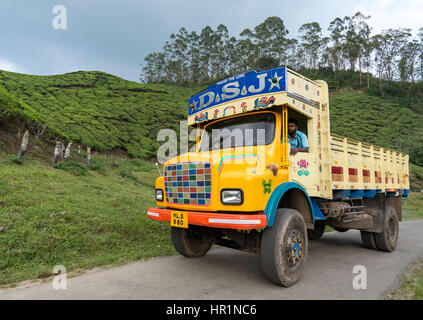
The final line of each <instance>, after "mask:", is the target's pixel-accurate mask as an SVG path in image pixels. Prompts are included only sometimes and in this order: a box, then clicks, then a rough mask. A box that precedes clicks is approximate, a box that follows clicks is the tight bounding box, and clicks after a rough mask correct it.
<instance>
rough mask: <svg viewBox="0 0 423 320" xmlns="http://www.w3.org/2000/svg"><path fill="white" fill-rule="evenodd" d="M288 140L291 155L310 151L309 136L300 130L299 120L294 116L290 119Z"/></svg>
mask: <svg viewBox="0 0 423 320" xmlns="http://www.w3.org/2000/svg"><path fill="white" fill-rule="evenodd" d="M288 142H289V144H290V145H291V152H290V155H291V156H294V155H296V154H297V153H298V152H308V148H309V145H308V139H307V136H306V135H305V134H304V133H302V132H301V131H300V130H298V121H297V119H294V118H290V119H288Z"/></svg>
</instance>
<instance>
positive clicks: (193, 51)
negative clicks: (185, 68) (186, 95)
mask: <svg viewBox="0 0 423 320" xmlns="http://www.w3.org/2000/svg"><path fill="white" fill-rule="evenodd" d="M187 41H188V57H189V72H190V76H189V78H190V80H191V81H192V82H193V83H198V82H199V80H200V78H201V65H200V64H201V61H200V58H201V52H200V48H199V41H200V37H199V36H198V35H197V33H196V32H195V31H192V32H191V33H190V34H189V35H188V37H187Z"/></svg>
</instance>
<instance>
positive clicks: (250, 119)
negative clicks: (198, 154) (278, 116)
mask: <svg viewBox="0 0 423 320" xmlns="http://www.w3.org/2000/svg"><path fill="white" fill-rule="evenodd" d="M204 130H205V132H204V135H203V139H202V140H201V145H200V151H210V150H218V149H225V148H235V147H248V146H259V145H267V144H270V143H272V141H273V138H274V136H275V115H274V114H273V113H262V114H251V115H247V116H243V117H236V118H232V119H227V120H222V121H218V122H215V123H212V124H210V125H208V126H206V127H205V128H204Z"/></svg>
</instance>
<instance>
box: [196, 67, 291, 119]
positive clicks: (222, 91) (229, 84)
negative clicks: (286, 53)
mask: <svg viewBox="0 0 423 320" xmlns="http://www.w3.org/2000/svg"><path fill="white" fill-rule="evenodd" d="M282 91H286V68H284V67H281V68H275V69H272V70H266V71H263V72H256V71H254V70H252V71H248V72H246V73H242V74H238V75H235V76H232V77H229V78H226V79H223V80H221V81H218V82H216V83H214V84H212V85H210V86H209V87H208V88H207V89H206V90H204V91H203V92H200V93H198V94H196V95H194V96H192V97H191V98H190V99H189V107H188V116H192V115H195V114H197V113H198V112H201V111H203V110H205V109H209V108H212V107H214V106H216V105H220V104H222V103H227V102H230V101H232V100H236V99H240V98H248V97H251V96H255V95H261V94H267V93H269V94H272V93H277V92H282Z"/></svg>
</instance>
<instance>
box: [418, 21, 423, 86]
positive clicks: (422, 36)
mask: <svg viewBox="0 0 423 320" xmlns="http://www.w3.org/2000/svg"><path fill="white" fill-rule="evenodd" d="M418 38H419V43H420V51H419V72H420V81H423V27H422V28H420V30H419V33H418Z"/></svg>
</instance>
